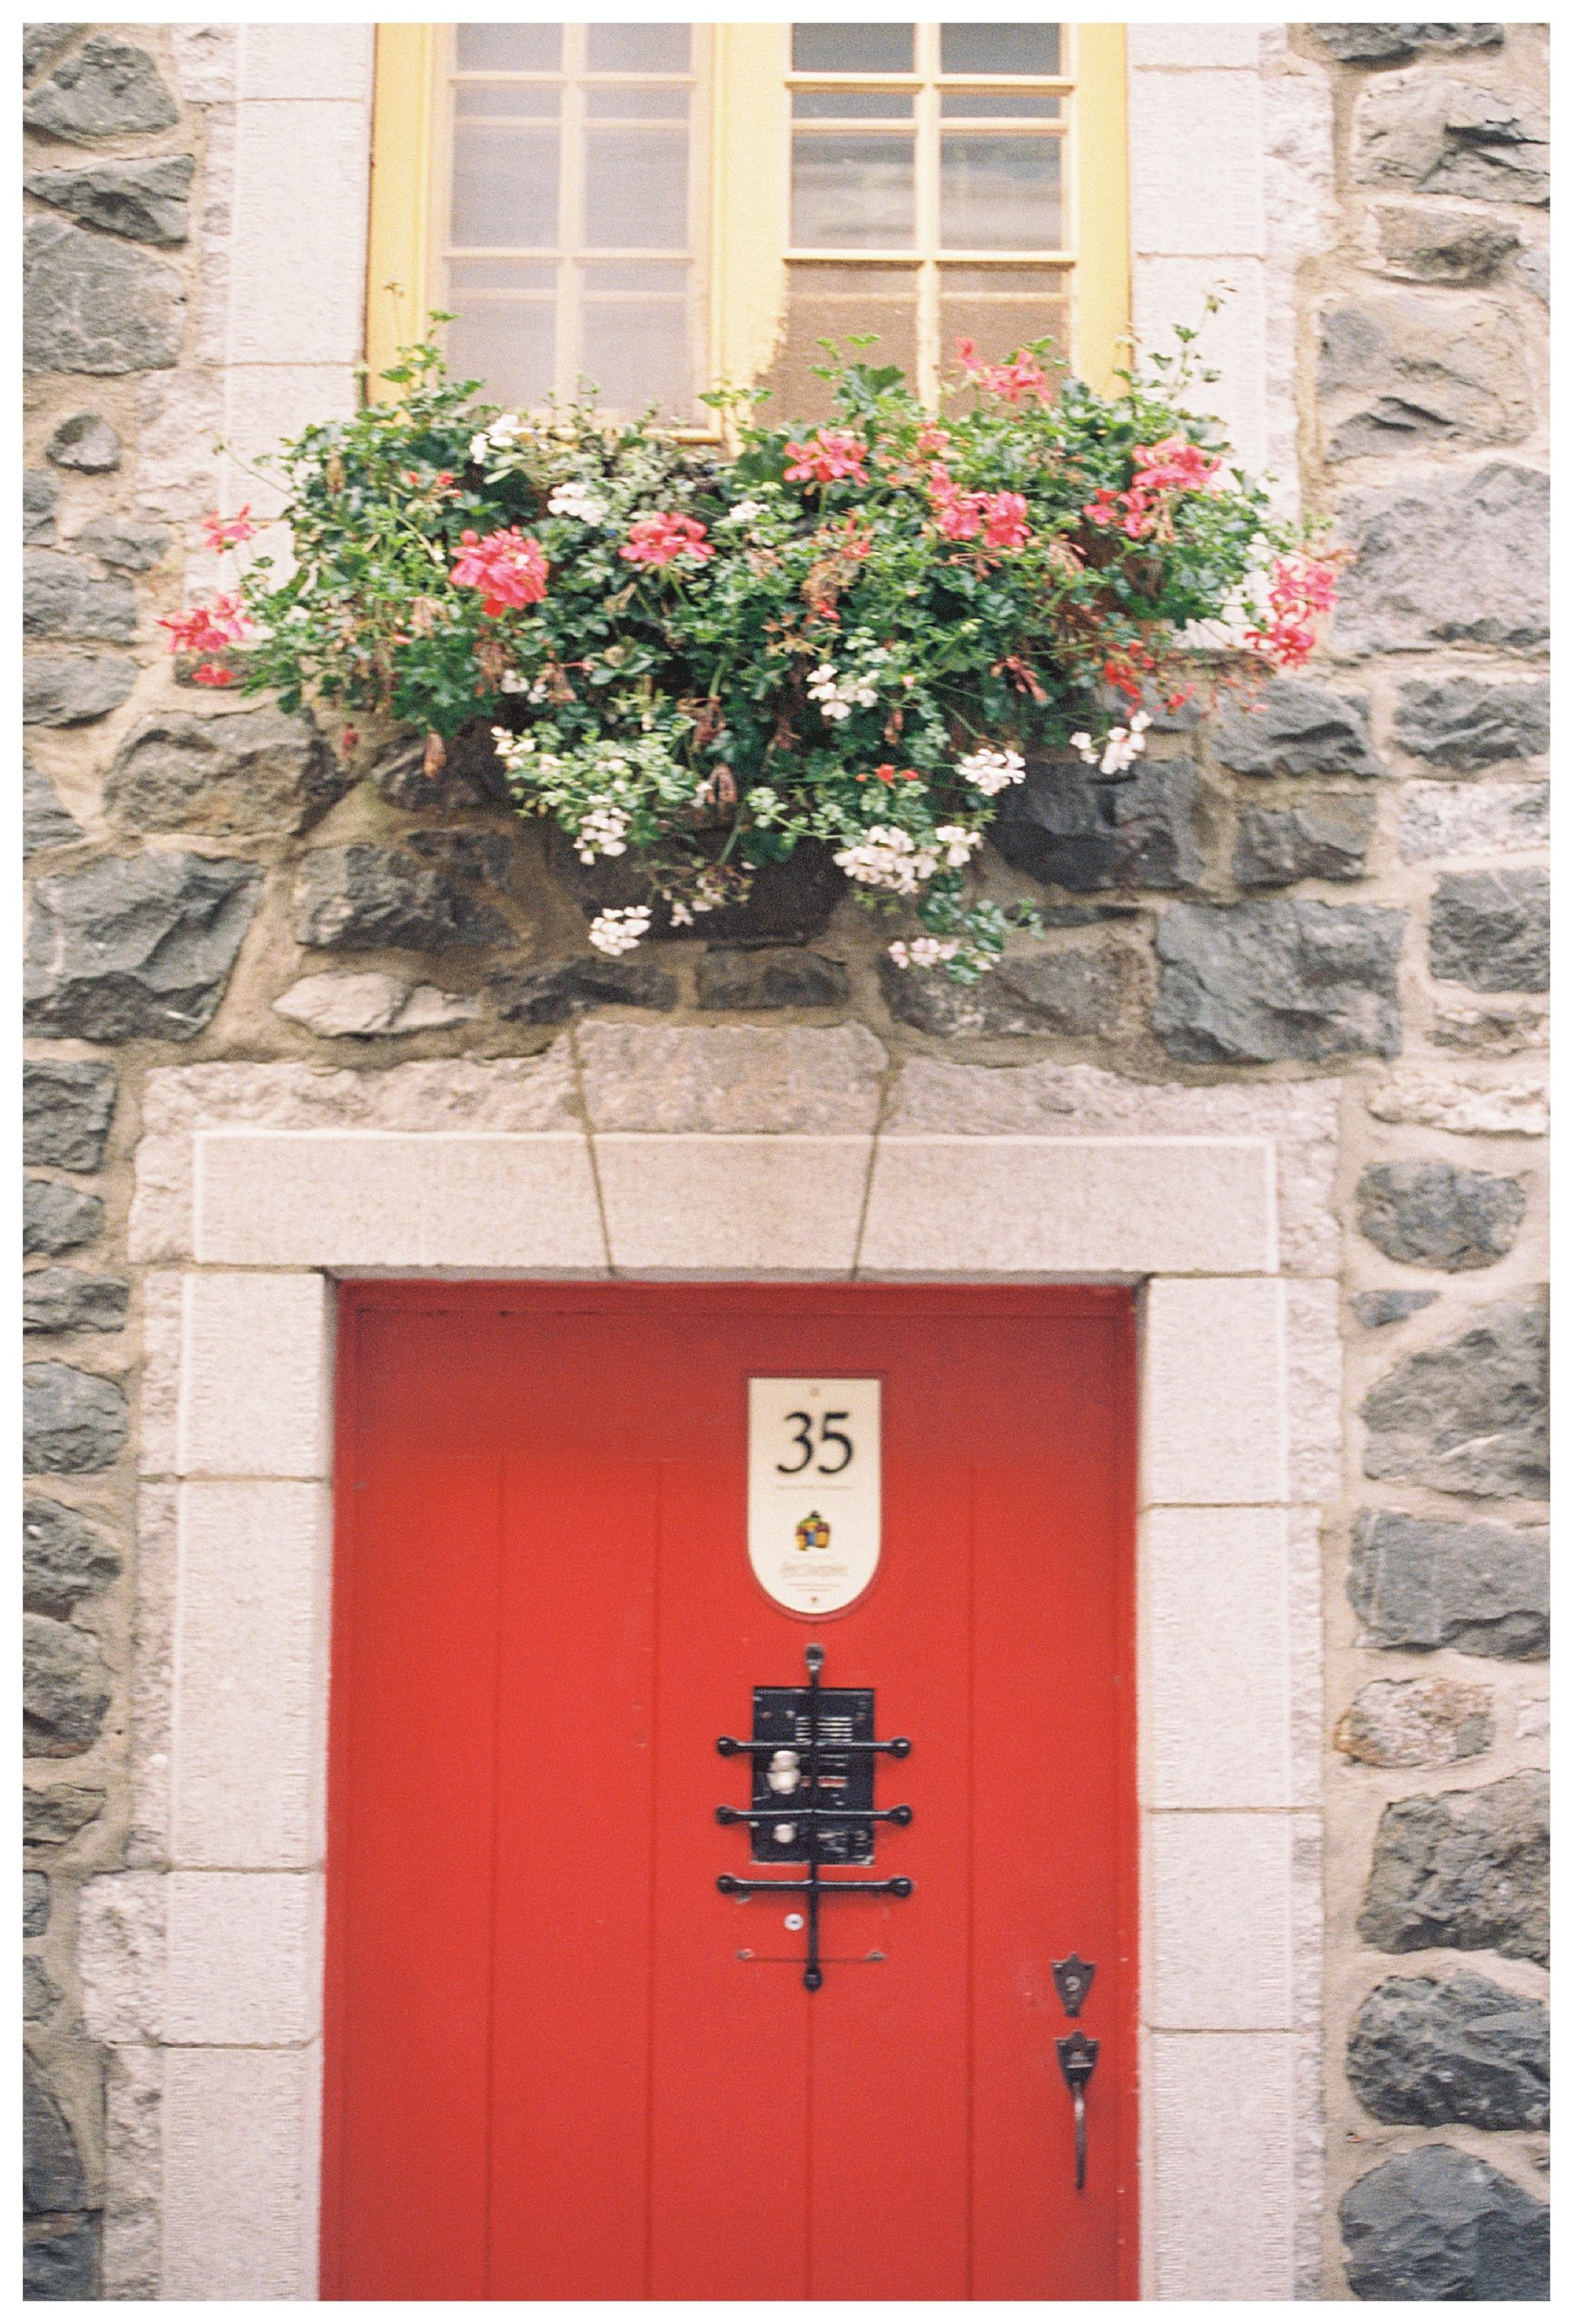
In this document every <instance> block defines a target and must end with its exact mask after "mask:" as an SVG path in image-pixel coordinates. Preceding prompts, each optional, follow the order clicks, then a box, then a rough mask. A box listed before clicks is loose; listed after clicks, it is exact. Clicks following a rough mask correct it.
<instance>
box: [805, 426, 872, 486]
mask: <svg viewBox="0 0 1573 2324" xmlns="http://www.w3.org/2000/svg"><path fill="white" fill-rule="evenodd" d="M787 457H788V458H789V459H790V460H791V463H792V465H791V468H788V469H787V471H786V480H787V482H788V483H789V484H867V483H868V481H869V471H868V467H867V465H866V463H867V458H868V447H867V446H866V445H865V444H864V443H863V442H862V441H861V439H860V438H858V437H856V436H852V435H850V434H849V433H848V431H847V430H846V429H845V428H816V430H815V431H814V433H813V435H811V437H810V438H809V440H808V442H807V443H806V444H789V445H788V446H787Z"/></svg>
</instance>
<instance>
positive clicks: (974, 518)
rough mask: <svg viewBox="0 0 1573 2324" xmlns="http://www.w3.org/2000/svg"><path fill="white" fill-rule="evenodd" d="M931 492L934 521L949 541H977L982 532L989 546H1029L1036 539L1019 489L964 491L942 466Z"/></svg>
mask: <svg viewBox="0 0 1573 2324" xmlns="http://www.w3.org/2000/svg"><path fill="white" fill-rule="evenodd" d="M929 497H930V498H931V499H932V501H933V504H934V510H935V517H934V521H935V523H936V525H937V526H938V527H939V531H940V532H941V533H942V534H943V536H944V537H945V538H946V539H947V540H948V541H971V540H976V539H977V537H978V534H979V533H981V534H982V536H983V545H984V547H985V548H1025V547H1027V542H1028V541H1029V540H1030V539H1031V538H1032V533H1031V529H1030V527H1028V525H1027V501H1026V498H1025V497H1024V496H1023V495H1022V494H1021V493H1019V492H962V491H960V490H959V489H958V487H957V485H956V483H955V481H954V479H953V478H952V477H951V476H950V474H949V470H947V469H945V468H935V469H933V471H932V472H931V474H930V476H929Z"/></svg>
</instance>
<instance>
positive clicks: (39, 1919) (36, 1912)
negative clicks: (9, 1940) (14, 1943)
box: [22, 1872, 49, 1936]
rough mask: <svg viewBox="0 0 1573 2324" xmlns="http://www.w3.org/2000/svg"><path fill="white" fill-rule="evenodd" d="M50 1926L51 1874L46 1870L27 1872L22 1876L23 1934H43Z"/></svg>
mask: <svg viewBox="0 0 1573 2324" xmlns="http://www.w3.org/2000/svg"><path fill="white" fill-rule="evenodd" d="M48 1926H49V1875H48V1874H47V1873H46V1872H25V1873H24V1874H23V1876H22V1934H23V1935H24V1936H42V1935H44V1931H45V1929H47V1927H48Z"/></svg>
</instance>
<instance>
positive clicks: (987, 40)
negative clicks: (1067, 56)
mask: <svg viewBox="0 0 1573 2324" xmlns="http://www.w3.org/2000/svg"><path fill="white" fill-rule="evenodd" d="M1059 69H1060V66H1059V26H1058V25H940V27H939V70H940V72H941V73H1049V74H1057V72H1058V71H1059Z"/></svg>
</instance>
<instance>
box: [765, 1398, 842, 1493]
mask: <svg viewBox="0 0 1573 2324" xmlns="http://www.w3.org/2000/svg"><path fill="white" fill-rule="evenodd" d="M786 1417H787V1419H788V1420H789V1421H796V1423H797V1426H796V1428H795V1429H794V1430H793V1432H792V1443H794V1444H796V1445H800V1446H801V1449H802V1459H801V1461H778V1462H776V1464H775V1465H776V1473H777V1475H778V1476H782V1477H797V1476H801V1474H802V1472H803V1471H804V1470H805V1469H806V1468H807V1467H808V1465H809V1462H811V1461H813V1459H814V1423H813V1416H812V1414H811V1413H788V1414H787V1416H786ZM850 1418H851V1414H850V1413H821V1414H820V1443H819V1453H820V1457H819V1459H818V1460H817V1461H814V1469H815V1472H816V1474H818V1475H819V1476H821V1477H839V1476H840V1475H841V1471H842V1470H843V1469H845V1468H847V1467H849V1466H850V1462H851V1459H852V1440H851V1438H850V1436H848V1435H846V1434H844V1433H843V1432H842V1431H841V1429H839V1428H832V1427H831V1422H832V1421H838V1420H850ZM828 1444H839V1445H840V1446H841V1459H840V1460H839V1461H827V1460H826V1458H825V1447H826V1446H827V1445H828Z"/></svg>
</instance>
